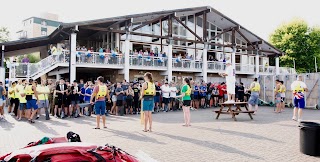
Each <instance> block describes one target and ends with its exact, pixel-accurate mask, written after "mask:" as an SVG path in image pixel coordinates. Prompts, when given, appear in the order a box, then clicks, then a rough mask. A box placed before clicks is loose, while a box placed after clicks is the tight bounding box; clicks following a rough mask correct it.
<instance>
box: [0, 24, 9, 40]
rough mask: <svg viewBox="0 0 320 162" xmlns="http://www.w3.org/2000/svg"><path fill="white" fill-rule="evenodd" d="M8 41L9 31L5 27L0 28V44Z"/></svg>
mask: <svg viewBox="0 0 320 162" xmlns="http://www.w3.org/2000/svg"><path fill="white" fill-rule="evenodd" d="M8 40H9V31H8V29H7V28H5V27H0V43H2V42H7V41H8Z"/></svg>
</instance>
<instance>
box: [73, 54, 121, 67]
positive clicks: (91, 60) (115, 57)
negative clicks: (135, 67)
mask: <svg viewBox="0 0 320 162" xmlns="http://www.w3.org/2000/svg"><path fill="white" fill-rule="evenodd" d="M76 58H77V59H76V64H97V65H101V64H105V65H122V64H124V57H123V54H117V53H105V52H88V51H76Z"/></svg>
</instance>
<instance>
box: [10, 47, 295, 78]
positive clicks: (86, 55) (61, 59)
mask: <svg viewBox="0 0 320 162" xmlns="http://www.w3.org/2000/svg"><path fill="white" fill-rule="evenodd" d="M69 59H70V53H69V51H63V52H62V53H61V54H60V55H50V56H48V57H47V58H45V59H43V60H41V61H40V62H38V63H27V64H23V63H14V64H11V65H10V77H11V78H36V77H39V76H41V75H43V74H45V73H48V72H50V71H51V70H53V69H54V68H57V67H59V66H62V67H68V65H69ZM124 62H125V58H124V55H123V54H115V53H113V54H112V53H102V52H84V51H77V52H76V63H75V65H76V67H86V68H105V69H119V70H120V69H121V70H122V69H124ZM202 67H203V62H202V61H201V60H191V59H177V58H173V59H172V71H176V72H189V73H201V72H202ZM225 67H226V65H225V63H223V62H219V61H208V66H207V72H208V73H219V72H223V71H224V70H225ZM235 68H236V74H247V75H254V74H255V70H256V68H255V65H249V64H240V63H237V64H236V67H235ZM129 69H132V70H158V71H167V70H168V58H166V57H152V56H141V55H130V56H129ZM258 70H259V74H260V75H274V74H276V68H275V67H274V66H265V65H260V66H259V69H258ZM279 73H280V75H288V74H295V73H296V72H295V70H294V69H293V68H287V67H280V68H279Z"/></svg>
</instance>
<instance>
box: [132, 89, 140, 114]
mask: <svg viewBox="0 0 320 162" xmlns="http://www.w3.org/2000/svg"><path fill="white" fill-rule="evenodd" d="M133 93H134V95H133V103H134V106H133V108H134V109H133V112H134V113H135V114H138V113H139V112H140V110H139V108H140V106H139V103H140V101H139V97H140V90H139V88H138V83H135V84H133Z"/></svg>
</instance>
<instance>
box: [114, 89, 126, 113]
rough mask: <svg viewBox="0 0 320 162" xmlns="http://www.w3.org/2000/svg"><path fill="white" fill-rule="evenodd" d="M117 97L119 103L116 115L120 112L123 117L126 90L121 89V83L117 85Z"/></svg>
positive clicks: (117, 103)
mask: <svg viewBox="0 0 320 162" xmlns="http://www.w3.org/2000/svg"><path fill="white" fill-rule="evenodd" d="M115 92H116V95H117V102H116V115H118V113H119V112H120V115H121V116H122V115H123V114H124V107H123V98H124V97H123V96H124V94H125V93H124V90H123V89H122V88H121V83H117V88H116V90H115Z"/></svg>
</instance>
